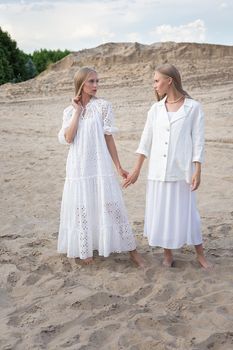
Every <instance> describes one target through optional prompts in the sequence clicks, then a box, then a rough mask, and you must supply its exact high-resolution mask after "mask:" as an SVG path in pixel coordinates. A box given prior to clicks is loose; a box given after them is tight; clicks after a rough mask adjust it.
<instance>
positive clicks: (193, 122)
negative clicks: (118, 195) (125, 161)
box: [136, 97, 204, 183]
mask: <svg viewBox="0 0 233 350" xmlns="http://www.w3.org/2000/svg"><path fill="white" fill-rule="evenodd" d="M165 100H166V97H165V98H164V99H162V100H161V101H159V102H156V103H154V104H153V105H152V106H151V108H150V110H149V112H148V116H147V121H146V124H145V127H144V130H143V133H142V136H141V141H140V144H139V147H138V149H137V151H136V153H139V154H143V155H145V156H146V157H150V160H149V171H148V179H149V180H156V181H180V180H185V181H186V182H187V183H191V179H192V173H193V162H200V163H202V162H203V160H204V114H203V111H202V107H201V105H200V103H199V102H197V101H195V100H193V99H191V98H185V100H184V103H183V105H182V106H181V107H180V108H179V110H178V111H177V112H176V115H174V116H173V118H172V119H171V121H169V117H168V112H167V109H166V106H165Z"/></svg>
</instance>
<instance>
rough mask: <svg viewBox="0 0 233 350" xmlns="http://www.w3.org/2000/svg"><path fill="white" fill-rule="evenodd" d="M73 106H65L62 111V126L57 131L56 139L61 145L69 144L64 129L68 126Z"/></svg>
mask: <svg viewBox="0 0 233 350" xmlns="http://www.w3.org/2000/svg"><path fill="white" fill-rule="evenodd" d="M73 110H74V108H73V106H69V107H67V108H66V109H65V110H64V112H63V122H62V127H61V130H60V131H59V133H58V141H59V142H60V143H61V144H62V145H69V143H68V142H67V141H66V139H65V130H66V129H67V128H68V127H69V125H70V122H71V118H72V115H73Z"/></svg>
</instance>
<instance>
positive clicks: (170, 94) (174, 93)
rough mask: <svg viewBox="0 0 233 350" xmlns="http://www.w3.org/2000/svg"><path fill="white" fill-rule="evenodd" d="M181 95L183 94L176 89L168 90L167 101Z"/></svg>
mask: <svg viewBox="0 0 233 350" xmlns="http://www.w3.org/2000/svg"><path fill="white" fill-rule="evenodd" d="M182 96H184V95H183V94H182V93H181V92H179V91H177V90H170V91H168V92H167V98H166V100H167V101H176V100H178V99H179V98H181V97H182Z"/></svg>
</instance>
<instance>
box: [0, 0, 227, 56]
mask: <svg viewBox="0 0 233 350" xmlns="http://www.w3.org/2000/svg"><path fill="white" fill-rule="evenodd" d="M232 18H233V1H232V0H102V1H101V0H83V1H81V0H76V1H75V0H66V1H65V0H54V1H52V0H41V1H37V0H9V1H4V0H3V1H2V0H0V27H1V28H2V30H4V31H7V32H8V33H9V34H10V35H11V37H12V39H14V40H16V42H17V44H18V47H19V48H20V49H21V50H23V51H24V52H27V53H31V52H33V51H34V50H39V49H42V48H46V49H51V50H56V49H61V50H64V49H68V50H70V51H78V50H81V49H85V48H92V47H96V46H98V45H101V44H103V43H106V42H140V43H142V44H152V43H155V42H164V41H175V42H198V43H212V44H223V45H233V25H232Z"/></svg>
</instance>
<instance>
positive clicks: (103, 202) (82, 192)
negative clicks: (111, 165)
mask: <svg viewBox="0 0 233 350" xmlns="http://www.w3.org/2000/svg"><path fill="white" fill-rule="evenodd" d="M135 248H136V243H135V239H134V235H133V233H132V230H131V226H130V224H129V221H128V217H127V213H126V209H125V205H124V201H123V197H122V191H121V188H120V186H119V183H118V181H117V178H116V176H115V175H109V176H93V177H83V178H79V179H66V181H65V185H64V191H63V198H62V205H61V217H60V228H59V236H58V252H59V253H64V254H67V256H68V257H79V258H81V259H86V258H88V257H92V256H93V250H98V252H99V255H102V256H105V257H107V256H109V254H110V253H112V252H124V251H131V250H134V249H135Z"/></svg>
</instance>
